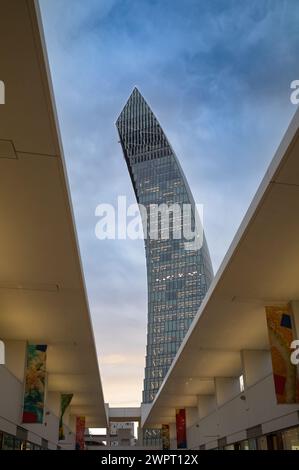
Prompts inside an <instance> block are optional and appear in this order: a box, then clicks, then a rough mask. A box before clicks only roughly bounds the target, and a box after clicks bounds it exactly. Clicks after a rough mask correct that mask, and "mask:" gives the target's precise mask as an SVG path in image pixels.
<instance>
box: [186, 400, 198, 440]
mask: <svg viewBox="0 0 299 470" xmlns="http://www.w3.org/2000/svg"><path fill="white" fill-rule="evenodd" d="M186 433H187V448H188V449H197V448H198V447H199V416H198V408H197V406H196V407H188V408H186Z"/></svg>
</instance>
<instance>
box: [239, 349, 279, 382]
mask: <svg viewBox="0 0 299 470" xmlns="http://www.w3.org/2000/svg"><path fill="white" fill-rule="evenodd" d="M241 359H242V368H243V377H244V387H245V390H246V388H247V387H250V386H251V385H254V384H255V383H257V382H258V381H259V380H261V379H263V378H264V377H266V376H267V375H269V374H270V373H271V372H272V363H271V354H270V351H265V350H243V351H241Z"/></svg>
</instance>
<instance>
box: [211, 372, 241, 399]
mask: <svg viewBox="0 0 299 470" xmlns="http://www.w3.org/2000/svg"><path fill="white" fill-rule="evenodd" d="M215 391H216V401H217V406H221V405H223V404H224V403H226V402H228V401H229V400H231V399H232V398H234V397H236V396H237V395H238V394H239V393H240V382H239V378H238V377H215Z"/></svg>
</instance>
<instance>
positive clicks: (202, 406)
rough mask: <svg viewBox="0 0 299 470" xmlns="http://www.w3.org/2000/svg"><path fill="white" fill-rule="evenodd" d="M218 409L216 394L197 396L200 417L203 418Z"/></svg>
mask: <svg viewBox="0 0 299 470" xmlns="http://www.w3.org/2000/svg"><path fill="white" fill-rule="evenodd" d="M216 409H217V401H216V395H199V396H198V397H197V411H198V418H199V419H202V418H204V417H205V416H208V415H209V414H210V413H212V412H213V411H215V410H216Z"/></svg>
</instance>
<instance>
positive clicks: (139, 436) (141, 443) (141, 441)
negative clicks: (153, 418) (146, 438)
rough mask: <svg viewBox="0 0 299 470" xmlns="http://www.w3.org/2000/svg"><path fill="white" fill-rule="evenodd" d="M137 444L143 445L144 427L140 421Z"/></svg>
mask: <svg viewBox="0 0 299 470" xmlns="http://www.w3.org/2000/svg"><path fill="white" fill-rule="evenodd" d="M137 445H138V446H140V447H142V446H143V429H142V427H141V425H140V422H139V423H138V428H137Z"/></svg>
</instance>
